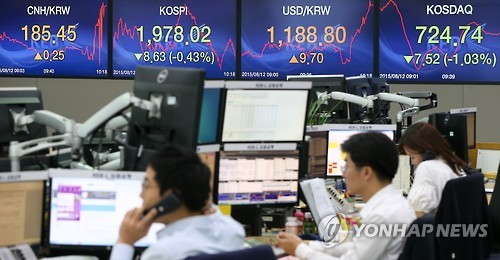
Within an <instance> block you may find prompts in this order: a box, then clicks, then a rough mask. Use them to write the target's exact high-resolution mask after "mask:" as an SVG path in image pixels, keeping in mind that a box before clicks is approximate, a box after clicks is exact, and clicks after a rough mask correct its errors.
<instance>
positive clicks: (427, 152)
mask: <svg viewBox="0 0 500 260" xmlns="http://www.w3.org/2000/svg"><path fill="white" fill-rule="evenodd" d="M436 157H437V154H436V153H435V152H433V151H431V150H425V152H424V155H423V158H422V161H428V160H434V159H436Z"/></svg>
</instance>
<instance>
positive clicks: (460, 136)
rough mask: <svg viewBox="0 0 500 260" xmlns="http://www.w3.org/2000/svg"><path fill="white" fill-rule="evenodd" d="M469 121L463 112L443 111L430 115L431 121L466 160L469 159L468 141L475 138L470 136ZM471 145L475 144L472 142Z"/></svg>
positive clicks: (459, 155)
mask: <svg viewBox="0 0 500 260" xmlns="http://www.w3.org/2000/svg"><path fill="white" fill-rule="evenodd" d="M468 121H470V120H469V119H468V116H467V115H466V114H463V113H457V114H451V113H444V112H443V113H434V114H430V115H429V123H430V124H432V125H434V126H435V127H436V128H437V130H438V131H439V132H440V133H441V135H443V137H444V138H445V139H446V141H447V142H448V143H449V144H450V146H451V148H452V149H453V151H455V154H456V155H457V156H458V157H460V158H461V159H462V160H464V161H465V162H468V160H469V158H468V154H467V153H468V152H467V151H468V146H469V143H468V141H469V140H473V137H469V132H468ZM470 134H472V133H470ZM471 142H472V141H471ZM471 145H473V144H472V143H471Z"/></svg>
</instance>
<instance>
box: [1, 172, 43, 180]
mask: <svg viewBox="0 0 500 260" xmlns="http://www.w3.org/2000/svg"><path fill="white" fill-rule="evenodd" d="M48 178H49V173H48V171H25V172H6V173H0V182H18V181H44V180H47V179H48Z"/></svg>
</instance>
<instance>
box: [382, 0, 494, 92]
mask: <svg viewBox="0 0 500 260" xmlns="http://www.w3.org/2000/svg"><path fill="white" fill-rule="evenodd" d="M499 8H500V6H499V5H498V1H494V0H474V1H472V0H468V1H467V0H455V1H436V0H434V1H430V0H398V1H397V0H381V1H380V26H379V28H380V31H379V35H380V36H379V37H380V40H379V47H380V50H379V56H380V59H379V64H380V66H379V68H380V70H379V72H380V77H381V78H386V79H388V80H391V81H411V82H441V83H446V82H449V83H453V82H476V83H480V82H493V81H497V82H498V74H499V73H500V68H498V66H497V58H500V57H497V56H498V55H499V54H500V15H498V11H499Z"/></svg>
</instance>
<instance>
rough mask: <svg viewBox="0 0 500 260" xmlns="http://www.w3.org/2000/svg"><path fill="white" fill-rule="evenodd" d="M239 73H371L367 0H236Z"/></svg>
mask: <svg viewBox="0 0 500 260" xmlns="http://www.w3.org/2000/svg"><path fill="white" fill-rule="evenodd" d="M241 9H242V10H241V16H242V17H241V27H242V28H241V51H242V54H241V56H242V57H241V70H242V71H241V77H242V78H243V79H251V78H258V79H285V78H286V76H287V75H299V74H302V75H311V74H344V75H346V76H357V75H371V74H372V73H373V58H374V57H373V39H374V38H373V37H374V28H375V27H374V17H375V15H374V12H375V7H374V4H373V1H371V0H334V1H332V0H311V1H302V0H280V1H269V0H242V8H241Z"/></svg>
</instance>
